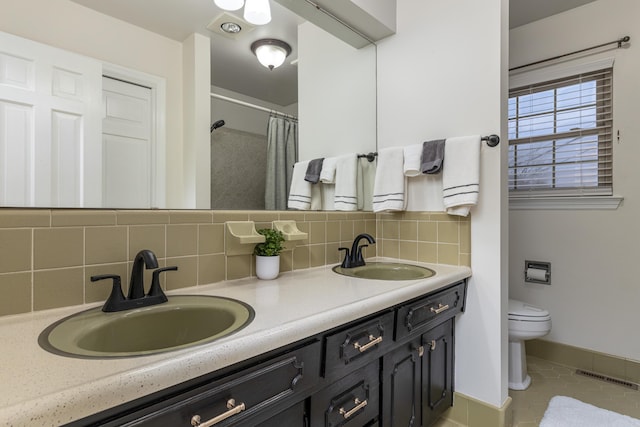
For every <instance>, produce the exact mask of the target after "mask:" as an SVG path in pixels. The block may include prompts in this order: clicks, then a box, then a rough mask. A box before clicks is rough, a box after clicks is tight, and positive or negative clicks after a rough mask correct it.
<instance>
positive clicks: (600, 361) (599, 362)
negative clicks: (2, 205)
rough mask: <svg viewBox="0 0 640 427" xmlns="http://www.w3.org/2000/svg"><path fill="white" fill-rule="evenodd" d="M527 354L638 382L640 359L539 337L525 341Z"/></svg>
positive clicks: (639, 379)
mask: <svg viewBox="0 0 640 427" xmlns="http://www.w3.org/2000/svg"><path fill="white" fill-rule="evenodd" d="M525 346H526V352H527V355H528V356H534V357H538V358H540V359H544V360H548V361H550V362H554V363H558V364H560V365H564V366H570V367H572V368H577V369H583V370H585V371H589V372H595V373H598V374H602V375H607V376H610V377H613V378H618V379H621V380H626V381H631V382H634V383H640V361H637V360H633V359H625V358H623V357H619V356H614V355H611V354H606V353H600V352H597V351H593V350H589V349H586V348H581V347H574V346H571V345H567V344H560V343H557V342H552V341H545V340H540V339H535V340H530V341H525Z"/></svg>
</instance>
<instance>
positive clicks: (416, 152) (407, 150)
mask: <svg viewBox="0 0 640 427" xmlns="http://www.w3.org/2000/svg"><path fill="white" fill-rule="evenodd" d="M403 150H404V176H420V175H422V170H421V169H420V164H421V158H422V144H414V145H407V146H406V147H404V149H403Z"/></svg>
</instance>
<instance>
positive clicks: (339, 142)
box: [298, 22, 376, 160]
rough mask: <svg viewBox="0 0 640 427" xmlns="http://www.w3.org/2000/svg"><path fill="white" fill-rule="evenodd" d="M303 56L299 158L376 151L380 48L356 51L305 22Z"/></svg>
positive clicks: (300, 47) (301, 28) (300, 44)
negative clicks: (377, 51) (377, 79)
mask: <svg viewBox="0 0 640 427" xmlns="http://www.w3.org/2000/svg"><path fill="white" fill-rule="evenodd" d="M298 58H299V63H298V103H299V105H298V111H299V118H300V124H299V127H298V133H299V139H300V147H299V158H300V160H309V159H314V158H317V157H327V156H335V155H338V154H346V153H353V152H358V153H368V152H369V151H375V147H376V93H375V87H376V72H375V71H376V70H375V66H376V65H375V46H372V45H371V46H367V47H364V48H362V49H355V48H353V47H351V46H349V45H347V44H346V43H344V42H343V41H341V40H339V39H337V38H335V37H334V36H332V35H331V34H329V33H327V32H326V31H324V30H322V29H320V28H318V27H316V26H315V25H313V24H311V23H310V22H305V23H304V24H302V25H300V26H299V27H298Z"/></svg>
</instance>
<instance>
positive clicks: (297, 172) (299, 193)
mask: <svg viewBox="0 0 640 427" xmlns="http://www.w3.org/2000/svg"><path fill="white" fill-rule="evenodd" d="M308 166H309V161H308V160H307V161H304V162H298V163H296V164H294V165H293V176H292V177H291V189H290V191H289V200H288V202H287V207H288V208H289V209H298V210H301V211H308V210H309V209H311V183H310V182H307V181H305V180H304V175H305V173H306V172H307V167H308Z"/></svg>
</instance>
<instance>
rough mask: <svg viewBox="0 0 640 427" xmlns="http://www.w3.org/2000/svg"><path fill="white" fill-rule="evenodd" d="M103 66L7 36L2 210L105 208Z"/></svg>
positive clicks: (0, 41) (0, 71)
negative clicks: (102, 202) (101, 135)
mask: <svg viewBox="0 0 640 427" xmlns="http://www.w3.org/2000/svg"><path fill="white" fill-rule="evenodd" d="M101 76H102V64H101V63H100V62H98V61H96V60H93V59H91V58H87V57H84V56H80V55H76V54H73V53H70V52H67V51H64V50H61V49H57V48H53V47H51V46H47V45H44V44H41V43H36V42H33V41H31V40H27V39H23V38H21V37H16V36H13V35H10V34H6V33H1V32H0V156H1V158H0V206H41V207H48V206H53V207H98V206H100V202H101V199H102V197H101V194H100V192H101V187H102V184H101V180H102V170H101V167H102V166H101V159H100V157H101V152H102V150H101V138H100V134H101V122H100V99H101Z"/></svg>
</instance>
